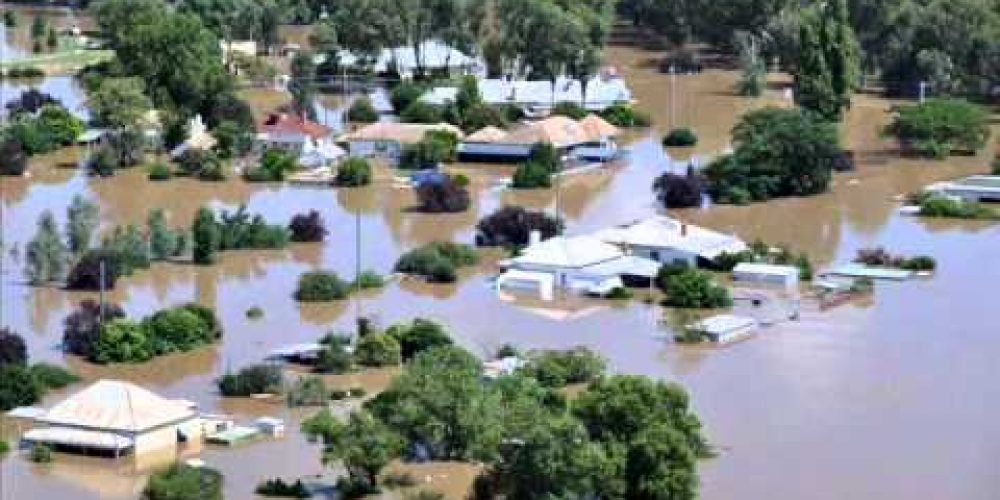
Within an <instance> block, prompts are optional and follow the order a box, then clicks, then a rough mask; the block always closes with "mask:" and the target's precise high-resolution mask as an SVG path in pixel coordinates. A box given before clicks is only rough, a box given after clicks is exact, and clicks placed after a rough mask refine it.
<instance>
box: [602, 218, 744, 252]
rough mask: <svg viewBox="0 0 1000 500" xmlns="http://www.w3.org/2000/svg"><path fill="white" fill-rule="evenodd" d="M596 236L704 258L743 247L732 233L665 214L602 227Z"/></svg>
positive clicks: (609, 241) (610, 240)
mask: <svg viewBox="0 0 1000 500" xmlns="http://www.w3.org/2000/svg"><path fill="white" fill-rule="evenodd" d="M596 237H597V238H599V239H600V240H601V241H605V242H608V243H614V244H616V245H626V246H641V247H650V248H666V249H671V250H678V251H682V252H685V253H688V254H691V255H697V256H699V257H703V258H706V259H714V258H716V257H718V256H719V255H720V254H721V253H723V252H729V253H736V252H741V251H743V250H745V249H746V243H744V242H743V241H742V240H740V239H739V238H737V237H735V236H729V235H726V234H722V233H719V232H716V231H713V230H711V229H706V228H703V227H699V226H695V225H692V224H685V223H683V222H681V221H678V220H676V219H671V218H670V217H664V216H656V217H651V218H649V219H645V220H642V221H638V222H634V223H632V224H628V225H625V226H619V227H613V228H609V229H605V230H602V231H599V232H598V233H597V234H596Z"/></svg>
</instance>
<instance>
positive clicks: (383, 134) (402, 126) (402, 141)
mask: <svg viewBox="0 0 1000 500" xmlns="http://www.w3.org/2000/svg"><path fill="white" fill-rule="evenodd" d="M431 131H441V132H449V133H451V134H454V135H455V137H458V138H459V139H461V138H463V137H465V134H463V133H462V130H461V129H460V128H458V127H456V126H454V125H451V124H449V123H435V124H424V123H396V122H378V123H372V124H370V125H366V126H364V127H361V128H359V129H358V130H355V131H354V132H351V133H348V134H344V135H342V136H341V137H340V139H338V142H343V143H347V145H348V151H350V154H351V156H381V157H388V158H399V156H400V155H401V154H402V153H403V147H404V146H408V145H411V144H416V143H418V142H420V141H421V140H422V139H423V138H424V135H425V134H426V133H427V132H431Z"/></svg>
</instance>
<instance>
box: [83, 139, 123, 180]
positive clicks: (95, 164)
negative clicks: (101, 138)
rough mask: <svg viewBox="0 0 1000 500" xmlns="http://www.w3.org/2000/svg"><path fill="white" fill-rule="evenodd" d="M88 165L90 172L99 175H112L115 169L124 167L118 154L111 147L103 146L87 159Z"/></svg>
mask: <svg viewBox="0 0 1000 500" xmlns="http://www.w3.org/2000/svg"><path fill="white" fill-rule="evenodd" d="M87 167H88V169H89V170H90V172H91V173H92V174H94V175H96V176H99V177H111V176H112V175H115V171H116V170H118V169H119V168H121V167H122V165H121V161H120V160H119V159H118V155H117V154H116V153H115V152H114V151H113V150H112V149H111V148H109V147H107V146H101V147H100V148H98V149H97V152H96V153H94V154H93V156H91V157H90V158H89V159H88V160H87Z"/></svg>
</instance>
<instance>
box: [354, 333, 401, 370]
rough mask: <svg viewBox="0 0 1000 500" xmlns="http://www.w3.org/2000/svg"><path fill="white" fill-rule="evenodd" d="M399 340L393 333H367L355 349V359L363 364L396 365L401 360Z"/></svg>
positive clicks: (373, 365)
mask: <svg viewBox="0 0 1000 500" xmlns="http://www.w3.org/2000/svg"><path fill="white" fill-rule="evenodd" d="M400 355H401V354H400V347H399V341H397V340H396V338H395V337H393V336H392V335H388V334H384V333H379V334H371V335H365V336H364V337H361V340H359V341H358V345H357V347H355V349H354V360H355V361H356V362H357V363H358V364H359V365H361V366H370V367H382V366H396V365H398V364H399V362H400Z"/></svg>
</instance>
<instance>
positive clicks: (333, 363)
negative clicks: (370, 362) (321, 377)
mask: <svg viewBox="0 0 1000 500" xmlns="http://www.w3.org/2000/svg"><path fill="white" fill-rule="evenodd" d="M352 368H354V358H353V357H351V353H349V352H347V349H345V348H344V345H343V344H341V343H339V342H333V343H328V344H327V345H326V348H324V349H323V350H322V351H320V353H319V357H318V358H317V359H316V372H318V373H329V374H334V375H339V374H341V373H347V372H349V371H351V369H352Z"/></svg>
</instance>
